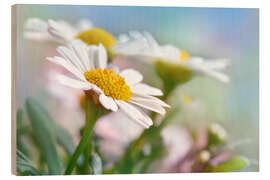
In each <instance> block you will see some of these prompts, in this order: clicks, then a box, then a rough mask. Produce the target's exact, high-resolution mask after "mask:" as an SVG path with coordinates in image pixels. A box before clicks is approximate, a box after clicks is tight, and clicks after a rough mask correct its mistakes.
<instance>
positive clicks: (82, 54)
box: [71, 41, 90, 71]
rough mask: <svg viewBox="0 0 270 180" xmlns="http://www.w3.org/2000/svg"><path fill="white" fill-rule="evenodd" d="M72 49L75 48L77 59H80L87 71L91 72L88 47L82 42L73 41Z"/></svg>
mask: <svg viewBox="0 0 270 180" xmlns="http://www.w3.org/2000/svg"><path fill="white" fill-rule="evenodd" d="M79 42H80V43H79ZM71 48H73V50H74V52H75V53H76V55H77V57H78V58H79V59H80V61H81V64H82V65H83V66H84V69H85V71H86V70H90V64H89V59H88V49H87V46H86V45H85V44H82V43H81V41H72V45H71Z"/></svg>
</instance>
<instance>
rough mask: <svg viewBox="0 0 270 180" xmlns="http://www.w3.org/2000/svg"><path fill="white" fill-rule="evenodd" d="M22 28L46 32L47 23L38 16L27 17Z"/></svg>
mask: <svg viewBox="0 0 270 180" xmlns="http://www.w3.org/2000/svg"><path fill="white" fill-rule="evenodd" d="M24 28H25V29H27V30H32V31H36V32H47V30H48V23H47V22H46V21H43V20H42V19H39V18H29V19H27V21H26V23H25V25H24Z"/></svg>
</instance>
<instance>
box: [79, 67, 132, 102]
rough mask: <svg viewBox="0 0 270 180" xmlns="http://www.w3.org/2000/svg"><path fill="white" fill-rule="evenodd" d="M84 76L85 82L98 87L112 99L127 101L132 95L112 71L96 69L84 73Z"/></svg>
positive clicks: (122, 79) (123, 80)
mask: <svg viewBox="0 0 270 180" xmlns="http://www.w3.org/2000/svg"><path fill="white" fill-rule="evenodd" d="M84 76H85V78H86V79H87V81H89V82H90V83H92V84H95V85H96V86H98V87H99V88H100V89H102V91H103V92H104V94H105V95H106V96H110V97H112V98H113V99H119V100H123V101H128V100H129V99H130V97H131V95H132V92H131V90H130V87H129V86H128V85H127V84H126V81H125V79H124V78H122V77H121V76H119V75H118V74H115V73H114V71H113V70H108V69H104V70H102V69H100V68H98V69H94V70H90V71H86V72H84Z"/></svg>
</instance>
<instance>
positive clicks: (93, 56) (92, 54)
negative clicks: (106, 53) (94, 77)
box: [88, 45, 99, 69]
mask: <svg viewBox="0 0 270 180" xmlns="http://www.w3.org/2000/svg"><path fill="white" fill-rule="evenodd" d="M88 59H89V64H90V68H91V69H97V68H98V67H99V64H98V63H99V62H98V61H99V48H98V47H97V46H95V45H90V46H88Z"/></svg>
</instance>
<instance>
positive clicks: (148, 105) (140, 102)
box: [129, 99, 166, 115]
mask: <svg viewBox="0 0 270 180" xmlns="http://www.w3.org/2000/svg"><path fill="white" fill-rule="evenodd" d="M129 102H130V103H133V104H136V105H137V106H140V107H143V108H145V109H148V110H151V111H154V112H156V113H159V114H162V115H164V114H165V113H166V110H165V109H164V108H163V107H162V106H160V105H159V104H157V103H155V102H153V101H147V100H145V99H136V100H135V99H131V100H129Z"/></svg>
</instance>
